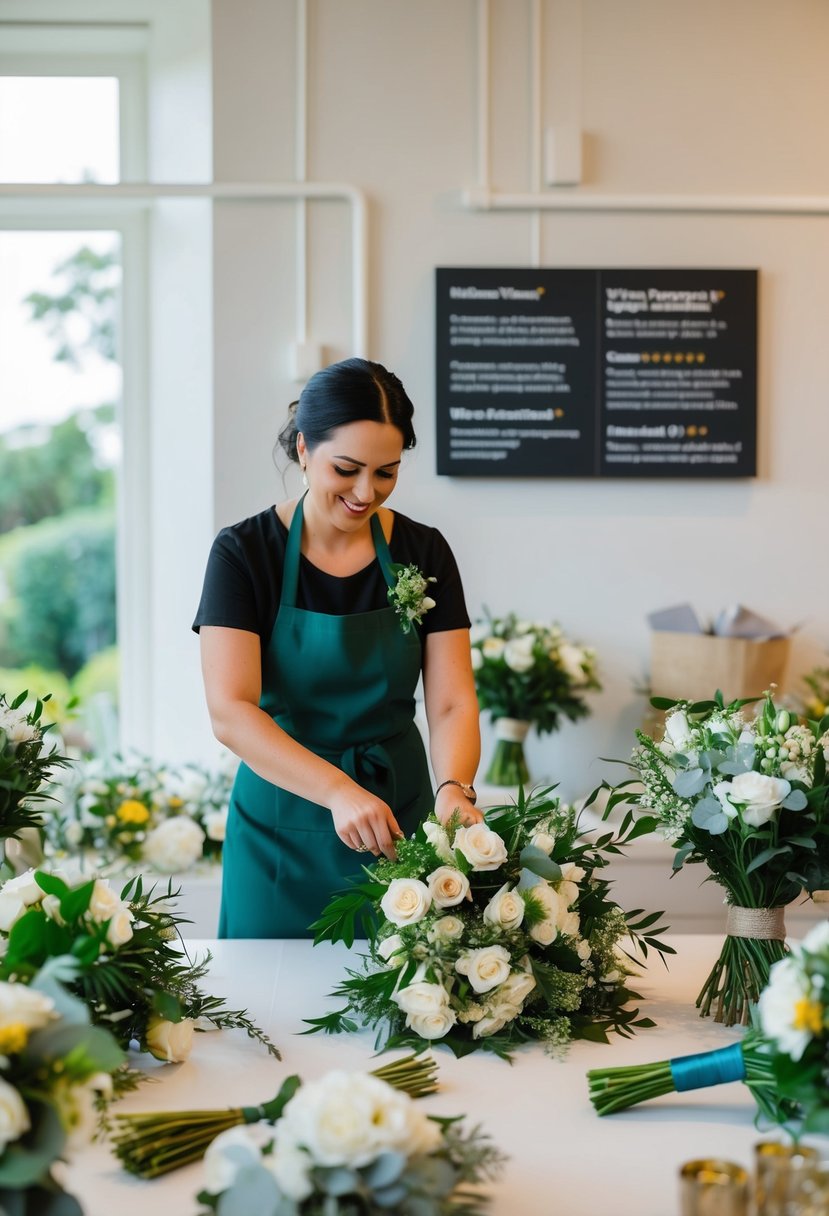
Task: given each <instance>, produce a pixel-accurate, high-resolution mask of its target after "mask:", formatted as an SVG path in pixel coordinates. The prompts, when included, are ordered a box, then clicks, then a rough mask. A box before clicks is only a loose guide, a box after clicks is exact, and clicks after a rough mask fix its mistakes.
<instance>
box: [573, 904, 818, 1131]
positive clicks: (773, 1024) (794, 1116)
mask: <svg viewBox="0 0 829 1216" xmlns="http://www.w3.org/2000/svg"><path fill="white" fill-rule="evenodd" d="M827 1075H829V923H827V922H826V921H824V922H823V923H821V924H819V925H816V926H815V928H814V929H812V930H811V932H810V933H809V934H808V935H807V936H806V937H805V938H804V940H803V942H802V943H801V944H800V945H795V946H793V947H792V949H791V952H790V953H789V954H788V955H787V957H786V958H784V959H780V960H779V961H778V962H776V963H775V964H774V965H773V966H772V968H771V972H770V974H769V982H768V984H767V985H766V987H765V988H764V989H763V991H762V993H761V994H760V999H759V1002H758V1004H757V1008H756V1011H755V1015H754V1024H753V1025H752V1027H751V1028H750V1029H749V1030H748V1031H747V1032H746V1035H745V1037H744V1038H743V1039H742V1041H741V1042H739V1043H732V1044H731V1046H730V1047H721V1048H720V1049H719V1050H718V1051H708V1052H704V1053H702V1054H698V1055H692V1056H681V1057H679V1058H677V1059H674V1060H664V1061H662V1062H661V1063H659V1064H636V1065H632V1066H631V1067H628V1068H604V1069H595V1070H593V1071H592V1072H590V1073H589V1074H588V1078H589V1082H590V1098H591V1101H592V1103H593V1105H594V1106H595V1107H596V1110H597V1111H598V1112H599V1114H600V1115H607V1114H611V1113H613V1112H614V1111H618V1110H626V1109H627V1108H628V1107H630V1106H635V1105H637V1104H638V1103H640V1102H646V1101H649V1100H650V1099H652V1098H658V1097H661V1096H662V1095H663V1094H669V1093H674V1092H676V1093H681V1092H684V1091H687V1090H694V1089H702V1088H704V1087H706V1086H709V1085H722V1084H724V1083H725V1082H728V1081H742V1082H743V1083H744V1084H745V1085H747V1086H748V1088H749V1089H750V1090H751V1092H752V1095H753V1097H754V1099H755V1101H756V1102H757V1105H758V1108H759V1110H760V1112H761V1113H762V1114H763V1115H764V1116H765V1118H766V1119H767V1120H768V1121H769V1122H771V1123H779V1124H782V1125H785V1126H786V1127H787V1128H788V1129H789V1130H791V1131H794V1132H796V1133H797V1134H798V1135H805V1134H807V1133H809V1134H820V1135H826V1134H827V1132H829V1088H827V1085H826V1078H827Z"/></svg>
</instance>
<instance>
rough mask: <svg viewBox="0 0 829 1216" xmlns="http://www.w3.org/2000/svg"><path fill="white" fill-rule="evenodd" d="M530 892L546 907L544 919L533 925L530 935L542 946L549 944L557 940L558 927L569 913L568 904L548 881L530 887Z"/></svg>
mask: <svg viewBox="0 0 829 1216" xmlns="http://www.w3.org/2000/svg"><path fill="white" fill-rule="evenodd" d="M529 894H530V895H532V897H533V899H535V900H537V901H538V902H539V903H540V904H541V906H542V908H543V909H544V920H542V921H540V922H539V923H538V924H536V925H533V926H532V928H531V929H530V937H531V938H533V940H534V941H537V942H538V943H539V945H541V946H549V945H551V944H552V943H553V942H554V941H555V940H556V935H557V933H558V927H559V925H560V923H561V921H562V919H563V917H564V916H566V914H567V908H566V905H565V904H564V903H563V901H562V900H561V899H559V896H558V892H557V891H556V890H555V888H554V887H551V886H550V884H549V883H548V882H544V881H543V880H542V881H541V882H537V883H536V884H535V886H534V887H531V888H530V891H529Z"/></svg>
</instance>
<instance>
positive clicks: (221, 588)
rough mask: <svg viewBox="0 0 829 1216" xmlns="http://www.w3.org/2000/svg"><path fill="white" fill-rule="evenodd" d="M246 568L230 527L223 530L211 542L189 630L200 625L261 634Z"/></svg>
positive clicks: (253, 587) (241, 552) (258, 609)
mask: <svg viewBox="0 0 829 1216" xmlns="http://www.w3.org/2000/svg"><path fill="white" fill-rule="evenodd" d="M257 598H258V597H257V593H256V588H255V586H254V580H253V577H252V573H251V569H250V565H249V563H248V560H247V558H246V555H245V553H244V552H243V550H242V548H241V546H240V545H239V542H238V540H237V538H236V536H235V535H234V533H233V531H232V530H231V529H230V528H223V529H222V531H221V532H220V533H219V535H218V536H217V537H216V539H215V540H214V542H213V545H212V547H211V549H210V555H209V557H208V559H207V570H206V572H205V576H204V585H203V587H202V594H201V601H200V603H199V607H198V611H197V612H196V619H195V620H194V622H193V630H194V632H195V633H198V632H199V629H200V628H201V627H202V625H224V626H226V627H228V628H230V629H247V630H249V631H250V632H251V633H261V612H260V608H259V605H258V603H257Z"/></svg>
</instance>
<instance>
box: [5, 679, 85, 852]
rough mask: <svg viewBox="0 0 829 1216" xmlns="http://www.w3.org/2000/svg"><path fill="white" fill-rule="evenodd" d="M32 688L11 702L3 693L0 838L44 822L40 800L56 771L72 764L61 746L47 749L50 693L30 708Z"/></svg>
mask: <svg viewBox="0 0 829 1216" xmlns="http://www.w3.org/2000/svg"><path fill="white" fill-rule="evenodd" d="M28 696H29V693H28V690H25V689H24V691H23V692H21V693H19V694H18V696H16V697H14V698H13V700H12V701H8V700H7V698H6V694H5V693H2V692H0V839H1V840H8V839H9V838H12V837H17V836H19V834H20V832H21V831H22V830H23V829H24V828H31V827H36V828H39V827H41V825H42V822H43V818H42V815H41V811H40V807H39V805H38V804H39V803H42V802H43V801H44V800H45V799H46V798H47V797H48V793H47V791H46V790H45V789H44V786H45V785H46V782H47V781H48V779H49V778H50V777H51V775H52V773H53V771H54V770H55V769H57V768H60V767H62V766H64V765H66V764H68V763H69V761H68V760H67V758H66V757H65V756H61V755H59V754H58V751H57V747H52V748H51V749H48V748H47V739H46V735H47V732H48V731H49V730H51V729H52V725H53V724H52V723H44V722H43V706H44V703H45V702H47V701H48V700H49V696H48V695H47V696H45V697H41V698H38V699H37V700H36V701H35V703H34V705H33V706H32V708H31V709H27V708H26V702H27V698H28Z"/></svg>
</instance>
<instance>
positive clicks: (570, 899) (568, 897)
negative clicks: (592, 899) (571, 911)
mask: <svg viewBox="0 0 829 1216" xmlns="http://www.w3.org/2000/svg"><path fill="white" fill-rule="evenodd" d="M557 890H558V897H559V900H560V901H561V903H562V904H563V905H564V907H565V908H569V907H570V906H571V904H574V903H575V902H576V900H577V899H578V897H579V889H578V887H577V886H576V884H575V883H574V882H569V881H568V880H567V879H563V880H562V881H561V882H560V883H559V884H558V887H557Z"/></svg>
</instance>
